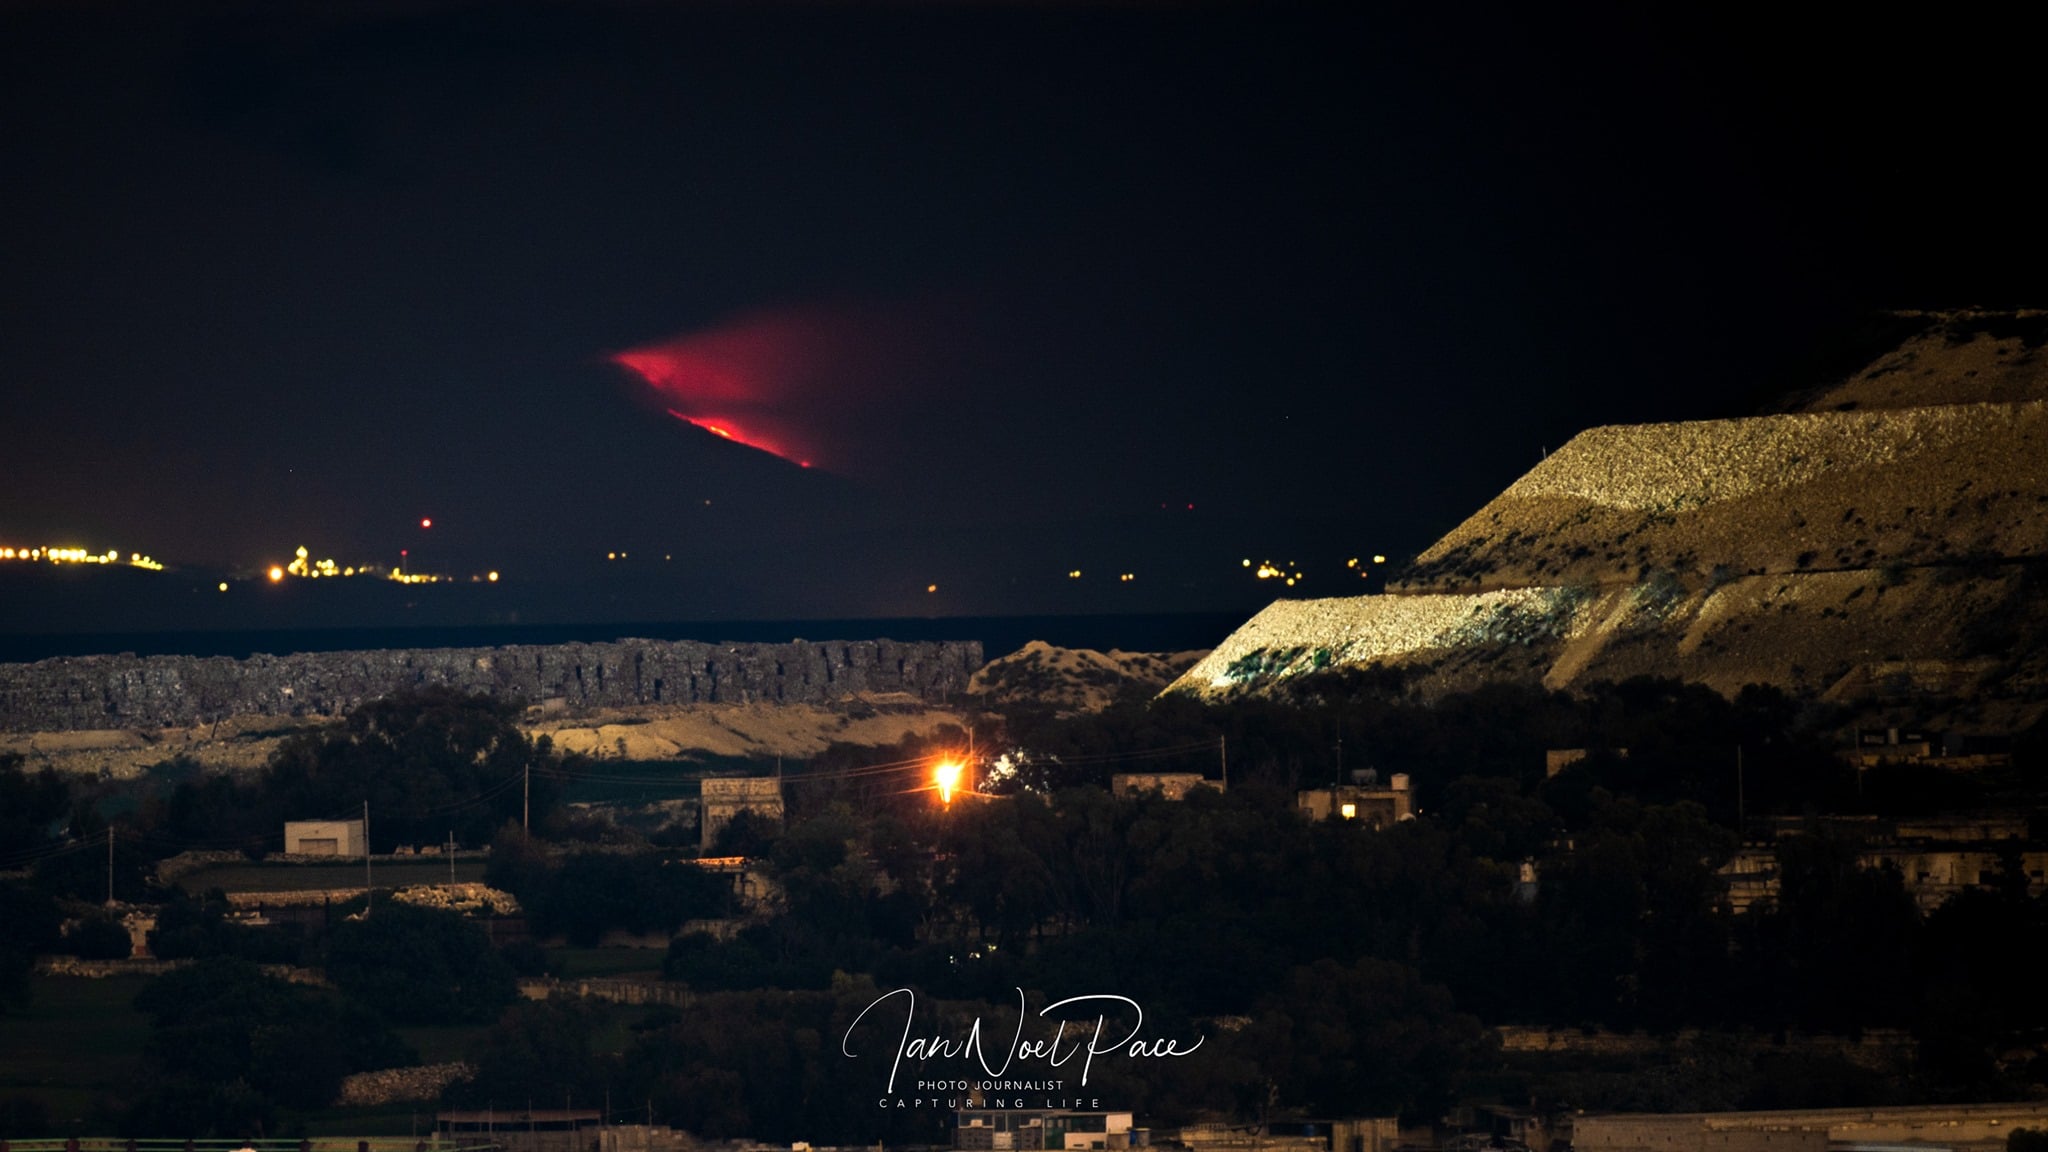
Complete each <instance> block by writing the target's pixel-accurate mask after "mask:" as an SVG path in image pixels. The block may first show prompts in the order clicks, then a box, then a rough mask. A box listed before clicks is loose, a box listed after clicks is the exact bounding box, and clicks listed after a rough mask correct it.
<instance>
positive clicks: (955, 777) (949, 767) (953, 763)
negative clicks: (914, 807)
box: [932, 760, 966, 806]
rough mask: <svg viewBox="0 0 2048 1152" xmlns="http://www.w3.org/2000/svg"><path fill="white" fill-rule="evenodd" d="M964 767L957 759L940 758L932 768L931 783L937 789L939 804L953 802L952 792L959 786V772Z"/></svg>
mask: <svg viewBox="0 0 2048 1152" xmlns="http://www.w3.org/2000/svg"><path fill="white" fill-rule="evenodd" d="M965 767H966V766H965V765H963V764H961V763H960V762H959V761H958V760H941V761H939V763H938V765H937V766H936V767H934V768H933V769H932V784H933V786H934V787H936V788H938V790H939V802H940V803H941V804H945V805H948V806H950V805H951V804H952V803H953V792H954V791H955V790H956V789H958V788H959V787H960V773H961V772H962V771H964V770H965Z"/></svg>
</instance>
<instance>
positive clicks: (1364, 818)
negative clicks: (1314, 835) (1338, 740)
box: [1294, 772, 1415, 828]
mask: <svg viewBox="0 0 2048 1152" xmlns="http://www.w3.org/2000/svg"><path fill="white" fill-rule="evenodd" d="M1294 806H1295V808H1296V810H1298V811H1299V812H1300V813H1301V814H1302V816H1303V817H1305V818H1306V819H1309V820H1328V819H1330V818H1331V817H1333V816H1334V817H1338V818H1340V819H1344V820H1357V821H1360V822H1361V823H1364V824H1368V825H1370V826H1372V827H1374V828H1385V827H1387V826H1388V825H1391V824H1395V823H1398V822H1400V821H1402V820H1413V819H1414V818H1415V792H1414V790H1413V789H1411V788H1410V787H1409V786H1408V774H1407V773H1405V772H1396V773H1394V774H1393V775H1392V776H1391V777H1389V778H1388V779H1387V785H1386V787H1384V788H1382V787H1380V786H1378V785H1376V784H1340V785H1338V786H1337V787H1335V788H1310V789H1308V790H1306V791H1303V792H1297V793H1295V798H1294Z"/></svg>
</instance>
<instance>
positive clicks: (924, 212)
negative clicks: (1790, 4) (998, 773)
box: [0, 2, 2048, 631]
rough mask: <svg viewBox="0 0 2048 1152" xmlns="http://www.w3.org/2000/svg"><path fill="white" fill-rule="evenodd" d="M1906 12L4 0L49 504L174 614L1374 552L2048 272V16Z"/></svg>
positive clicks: (1317, 576)
mask: <svg viewBox="0 0 2048 1152" xmlns="http://www.w3.org/2000/svg"><path fill="white" fill-rule="evenodd" d="M1646 7H1647V8H1654V10H1649V11H1646V10H1638V9H1643V8H1646ZM1539 8H1541V9H1542V10H1538V9H1539ZM1884 19H1887V17H1882V16H1877V15H1874V14H1873V13H1872V12H1870V11H1868V10H1865V11H1861V12H1858V13H1857V14H1856V17H1855V22H1854V23H1850V22H1848V21H1847V20H1844V21H1843V22H1841V23H1839V24H1837V25H1835V26H1832V27H1806V26H1797V27H1795V26H1788V25H1786V24H1783V23H1781V22H1775V21H1758V20H1752V19H1751V18H1750V17H1748V16H1746V15H1744V14H1741V13H1738V12H1735V11H1732V10H1727V9H1724V8H1723V7H1721V6H1715V7H1714V8H1712V9H1711V10H1707V9H1705V8H1702V9H1698V10H1695V9H1686V8H1681V7H1674V6H1662V5H1659V6H1633V7H1631V8H1629V9H1626V10H1624V9H1621V8H1616V9H1613V10H1607V9H1594V8H1575V9H1572V10H1570V11H1566V12H1557V11H1550V10H1548V9H1547V7H1544V6H1514V7H1510V8H1506V9H1486V8H1476V7H1463V6H1459V7H1456V8H1455V9H1451V8H1449V7H1446V8H1445V10H1444V11H1441V12H1436V13H1431V12H1425V11H1421V10H1419V9H1417V8H1411V7H1408V6H1403V7H1401V8H1399V9H1394V10H1381V9H1379V8H1378V7H1377V6H1373V5H1335V4H1332V5H1319V6H1287V5H1273V4H1258V5H1253V4H1243V5H1239V4H1223V3H1217V4H1167V3H1157V4H1116V5H1085V4H1052V3H1017V4H977V3H931V4H894V5H867V4H835V5H824V4H818V5H807V4H776V3H749V4H734V5H685V4H667V5H664V4H610V5H608V4H600V3H577V4H573V5H562V6H546V5H526V6H521V5H502V4H490V5H483V4H477V5H468V4H394V3H382V4H380V3H347V4H333V5H276V4H267V3H266V4H258V5H247V6H238V5H205V6H199V5H173V4H162V3H150V4H140V5H134V6H123V5H108V4H91V3H83V4H81V3H69V2H67V3H49V4H20V3H12V4H6V5H5V6H0V109H4V114H0V156H4V164H5V170H4V174H5V180H4V185H0V380H4V385H0V430H4V435H0V543H7V544H16V545H24V546H26V545H31V544H76V545H78V546H83V547H89V548H94V549H98V548H104V547H118V548H120V549H122V550H123V551H127V550H130V549H135V550H141V551H147V552H149V553H151V554H153V555H154V556H156V557H159V558H161V559H164V560H166V561H169V562H171V563H172V564H173V566H174V571H172V572H169V573H163V574H149V578H150V579H153V580H156V581H158V582H159V583H158V586H157V587H158V591H157V592H153V593H150V594H149V595H153V596H156V597H157V600H152V601H150V602H151V603H152V604H154V603H157V601H158V600H163V596H162V595H161V588H165V587H172V586H174V585H175V586H177V587H179V588H180V589H181V590H182V593H183V594H184V595H185V596H186V597H187V599H186V600H185V601H182V603H185V604H187V605H196V604H198V603H199V601H200V600H203V599H205V598H204V597H202V596H200V595H199V593H200V592H202V591H203V592H207V593H212V594H213V595H214V596H215V597H216V599H214V600H208V601H207V602H206V603H205V604H204V606H203V610H202V609H199V608H194V609H192V610H191V611H185V610H183V609H178V610H175V611H174V610H171V609H165V610H164V612H165V615H163V617H162V619H161V621H160V622H161V623H162V625H163V626H165V627H186V626H194V625H197V624H204V625H208V626H215V627H222V626H236V625H238V624H241V625H246V624H250V623H252V622H256V621H257V620H258V619H259V616H251V615H248V612H249V611H250V609H249V607H248V606H249V605H250V604H251V603H252V602H253V601H252V599H251V598H252V597H259V596H263V595H270V596H273V597H275V596H281V595H286V594H288V593H290V592H291V590H289V589H287V590H279V589H266V588H265V587H264V584H265V582H264V581H263V580H262V579H261V572H262V571H263V569H264V568H265V567H267V566H268V565H269V564H271V563H275V562H283V561H287V560H289V559H290V557H291V553H292V549H293V548H294V547H296V546H298V545H302V544H303V545H306V546H308V547H309V548H310V549H311V550H312V553H313V555H314V556H316V557H318V556H332V557H334V558H335V559H336V560H338V561H342V562H344V563H357V562H365V561H371V562H377V563H391V562H393V561H395V560H396V559H397V558H398V552H399V550H400V549H407V550H409V551H411V550H417V552H418V559H415V560H412V561H410V563H412V564H413V566H414V567H416V568H423V569H426V570H436V571H446V572H451V573H455V574H459V575H468V574H471V573H478V572H483V571H485V570H487V569H494V570H502V571H503V572H504V574H505V577H506V578H505V580H504V581H503V582H502V583H501V584H500V585H498V586H494V587H492V588H491V589H490V590H489V594H490V596H491V597H494V599H490V600H488V601H478V600H470V601H465V602H464V603H465V604H467V605H468V607H466V608H465V609H464V611H465V612H469V613H471V615H472V616H473V617H474V618H475V619H477V620H489V621H495V622H506V621H510V620H514V619H517V620H520V621H527V622H535V621H542V620H547V619H556V618H569V617H577V618H592V619H600V618H605V617H606V616H607V615H609V616H610V617H612V618H618V619H657V618H672V619H693V620H701V619H717V618H796V617H806V616H810V617H817V616H840V617H848V616H891V615H919V614H937V615H967V614H989V613H1019V614H1029V613H1055V612H1101V611H1132V612H1157V611H1190V610H1240V609H1242V610H1246V611H1249V610H1251V609H1254V608H1256V607H1257V606H1258V605H1260V604H1262V603H1264V602H1265V601H1266V600H1268V599H1270V598H1271V596H1272V595H1273V594H1274V591H1275V589H1274V588H1273V587H1272V586H1271V585H1270V583H1268V584H1258V583H1257V582H1255V581H1253V580H1252V579H1251V577H1250V576H1249V574H1248V573H1247V572H1246V571H1245V570H1244V569H1243V568H1242V567H1241V563H1240V562H1241V560H1243V559H1251V560H1252V561H1253V562H1254V563H1257V562H1258V561H1259V560H1262V559H1269V558H1270V559H1274V560H1278V561H1294V562H1296V563H1298V564H1299V565H1301V566H1302V567H1303V569H1304V570H1305V571H1307V572H1309V573H1310V578H1309V579H1307V580H1305V581H1304V582H1303V584H1302V586H1301V587H1300V588H1298V589H1296V590H1294V591H1296V592H1299V593H1305V594H1311V595H1315V594H1320V595H1332V594H1339V593H1349V592H1353V591H1357V590H1359V589H1360V588H1361V587H1370V586H1373V585H1372V582H1371V581H1366V582H1364V584H1363V585H1361V584H1360V583H1359V582H1358V581H1356V580H1355V578H1354V574H1349V573H1347V570H1346V569H1345V568H1344V567H1343V564H1344V561H1345V560H1346V559H1347V558H1350V557H1354V556H1361V555H1364V556H1369V555H1370V554H1372V553H1376V552H1377V553H1382V554H1388V555H1389V556H1390V557H1391V558H1393V559H1395V560H1398V559H1399V558H1400V557H1401V556H1403V555H1409V554H1412V553H1414V552H1415V551H1417V550H1419V549H1420V548H1422V547H1424V546H1426V545H1427V544H1428V543H1429V542H1430V541H1431V540H1432V539H1434V538H1435V537H1436V536H1437V535H1438V534H1440V533H1442V532H1443V531H1445V530H1447V529H1448V528H1450V527H1451V526H1453V525H1454V524H1455V523H1457V521H1458V520H1460V519H1462V518H1463V517H1464V516H1465V515H1467V514H1468V513H1469V512H1471V511H1472V510H1473V509H1475V508H1477V507H1478V506H1479V505H1480V504H1481V503H1483V502H1484V501H1485V500H1486V499H1487V498H1489V497H1490V496H1491V495H1493V494H1494V493H1495V492H1497V491H1498V490H1499V489H1500V488H1501V487H1502V486H1504V485H1505V484H1506V483H1508V482H1509V481H1511V480H1512V479H1513V478H1514V477H1515V476H1516V475H1518V474H1519V473H1520V472H1522V471H1524V470H1525V469H1526V468H1528V467H1529V466H1531V465H1532V464H1534V463H1535V462H1536V461H1537V459H1538V458H1539V455H1540V453H1541V452H1542V450H1543V449H1544V448H1546V447H1555V446H1556V445H1558V444H1560V443H1562V442H1563V441H1564V440H1566V439H1568V438H1569V437H1570V436H1571V435H1572V434H1573V433H1574V432H1576V431H1578V430H1580V429H1582V428H1584V427H1587V426H1589V425H1594V424H1603V423H1616V422H1633V421H1645V420H1659V419H1684V418H1699V417H1710V416H1722V415H1738V414H1744V413H1747V412H1751V411H1754V410H1756V409H1757V408H1758V406H1759V405H1760V404H1762V403H1763V402H1764V401H1765V399H1766V398H1768V397H1769V396H1770V395H1771V394H1772V392H1773V391H1774V390H1775V389H1781V388H1783V387H1785V386H1787V385H1791V384H1801V383H1811V382H1813V379H1814V377H1815V375H1816V374H1825V372H1826V371H1828V370H1844V369H1846V368H1848V367H1851V366H1852V365H1851V364H1848V363H1844V362H1842V357H1843V356H1844V355H1845V351H1844V350H1845V349H1854V348H1855V344H1854V341H1853V340H1852V339H1849V338H1848V337H1846V336H1844V334H1845V333H1848V334H1851V335H1853V334H1854V333H1855V332H1856V331H1858V328H1857V322H1858V319H1859V318H1860V317H1862V316H1864V315H1865V314H1867V313H1868V312H1869V311H1870V310H1871V309H1875V308H1882V307H1898V306H1908V307H1922V306H1955V305H1965V304H1980V305H1987V306H2010V305H2013V304H2023V303H2031V304H2036V305H2038V304H2040V303H2041V302H2042V301H2043V300H2044V299H2048V293H2044V292H2042V291H2041V290H2040V288H2039V287H2038V286H2037V285H2036V283H2035V282H2036V280H2037V279H2038V278H2039V277H2040V275H2041V273H2040V269H2041V268H2043V267H2044V264H2043V257H2044V256H2048V244H2044V242H2043V236H2042V220H2043V209H2042V205H2041V201H2040V199H2039V197H2040V195H2041V191H2040V189H2039V188H2037V187H2036V186H2034V185H2032V184H2030V183H2029V182H2028V181H2027V179H2026V178H2025V176H2024V173H2025V172H2026V170H2027V169H2028V167H2029V166H2030V165H2031V163H2032V161H2033V159H2034V157H2033V156H2032V153H2033V152H2034V151H2036V150H2037V148H2038V145H2037V139H2036V138H2037V132H2035V131H2034V129H2033V128H2032V126H2031V125H2030V124H2029V114H2030V111H2031V109H2032V107H2033V106H2034V105H2036V104H2038V96H2037V95H2036V94H2035V93H2034V92H2032V90H2031V89H2030V87H2029V86H2028V83H2029V77H2030V76H2031V75H2032V74H2033V72H2034V67H2033V63H2032V61H2031V60H2030V59H2029V58H2028V57H2027V56H2026V55H2025V54H2024V53H2025V51H2026V49H2025V45H2026V43H2027V40H2026V38H2025V37H2021V36H2016V35H2014V34H2013V33H2012V30H2011V29H2005V28H2000V27H1998V26H1996V25H1994V24H1990V23H1985V24H1980V25H1965V24H1961V23H1957V22H1955V20H1954V18H1952V17H1950V18H1948V19H1949V20H1950V22H1949V23H1946V24H1942V25H1939V26H1935V25H1927V24H1923V23H1909V22H1906V21H1904V20H1903V19H1901V20H1900V22H1898V23H1895V24H1885V23H1881V22H1878V21H1881V20H1884ZM713 429H719V430H722V431H723V432H724V433H725V435H721V434H720V433H719V432H718V431H713ZM749 444H752V445H757V446H758V447H750V446H749ZM775 453H780V455H776V454H775ZM805 463H807V464H808V465H809V466H808V467H803V466H801V465H802V464H805ZM423 518H432V520H433V522H434V526H433V527H432V528H431V529H422V528H421V527H420V522H421V520H422V519H423ZM615 552H616V553H623V554H624V555H625V558H624V559H622V560H608V559H606V556H607V554H608V553H615ZM1073 570H1079V571H1081V572H1082V573H1083V576H1082V578H1081V579H1078V580H1076V579H1071V578H1069V576H1068V573H1069V572H1070V571H1073ZM1124 573H1130V574H1131V575H1132V577H1133V579H1131V580H1128V581H1124V580H1121V579H1119V577H1120V576H1121V575H1123V574H1124ZM95 575H96V576H105V577H109V578H111V576H112V575H113V574H106V573H100V574H95ZM123 578H124V579H126V575H125V574H123ZM216 578H219V579H225V580H230V581H231V582H232V583H233V584H234V591H232V592H231V593H215V592H214V591H213V590H214V583H213V581H214V580H215V579H216ZM10 579H12V580H13V583H11V584H10V585H8V587H9V588H12V589H13V591H12V593H9V594H8V595H9V598H10V599H11V601H12V603H11V605H10V604H8V603H5V602H0V629H5V630H12V631H23V630H35V629H39V628H51V627H63V628H70V629H73V630H85V629H90V628H93V627H95V626H100V625H104V626H107V627H114V626H117V625H118V626H121V627H130V628H132V627H137V626H140V625H146V624H148V623H149V622H150V621H149V619H146V618H139V617H137V616H136V614H135V613H133V612H129V613H126V614H122V613H115V615H116V616H119V619H118V620H116V619H114V618H113V617H112V616H109V617H106V618H99V617H96V616H95V615H94V613H95V612H98V611H100V609H99V608H92V609H90V610H87V609H82V608H81V609H78V610H77V611H74V612H72V613H71V614H70V615H68V616H64V618H62V619H53V618H49V617H47V616H46V615H45V613H46V611H47V609H48V607H49V605H50V604H52V603H57V602H58V601H53V600H51V599H50V598H49V596H47V595H45V592H46V591H47V590H46V589H45V590H35V591H33V593H32V594H31V593H30V592H24V591H23V589H24V588H25V587H27V586H26V585H24V584H22V583H21V579H20V578H19V577H18V576H17V577H11V578H10ZM1347 581H1348V582H1347ZM179 582H182V583H179ZM131 585H132V586H136V587H139V585H133V582H132V581H131V582H130V583H129V584H123V585H122V587H123V588H127V587H130V586H131ZM934 585H935V586H936V588H937V590H936V591H928V589H929V588H931V587H933V586H934ZM443 593H445V594H447V595H451V596H452V595H454V594H455V593H454V590H435V589H425V590H418V591H417V592H416V593H414V594H413V595H414V596H415V597H416V598H415V599H414V600H413V601H412V603H414V604H415V605H417V604H418V603H419V602H420V601H419V600H418V599H417V597H425V598H428V599H431V597H432V596H434V595H436V594H443ZM298 594H301V595H304V596H311V595H313V593H312V592H310V591H306V590H299V593H298ZM465 594H466V595H472V596H473V595H476V594H475V593H465ZM67 595H68V593H67ZM80 595H83V593H80ZM103 599H104V598H102V599H99V600H91V599H89V598H88V599H84V600H77V601H76V603H75V604H74V607H76V605H79V604H87V603H88V602H89V603H90V604H94V605H98V604H101V603H103ZM145 599H147V597H145ZM60 600H61V598H60ZM165 602H166V603H168V601H165ZM341 603H342V602H341V601H336V604H337V605H339V604H341ZM366 605H367V606H366ZM411 610H417V609H411ZM151 611H156V609H154V608H152V609H151ZM404 611H405V610H401V608H400V607H393V606H392V605H391V604H386V603H384V602H382V601H377V602H374V603H372V602H370V601H361V602H360V603H359V602H358V601H357V600H350V601H347V605H346V606H345V607H341V608H336V613H338V615H336V614H333V613H330V615H331V616H332V617H333V619H336V620H342V619H352V618H353V617H350V616H349V614H350V613H360V614H361V616H360V620H361V622H389V621H391V620H400V621H402V620H404V619H407V618H408V617H406V616H405V615H404ZM59 615H63V614H62V613H59ZM144 615H145V616H147V614H144ZM259 615H260V614H259ZM465 618H469V617H465ZM262 619H272V617H262Z"/></svg>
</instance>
